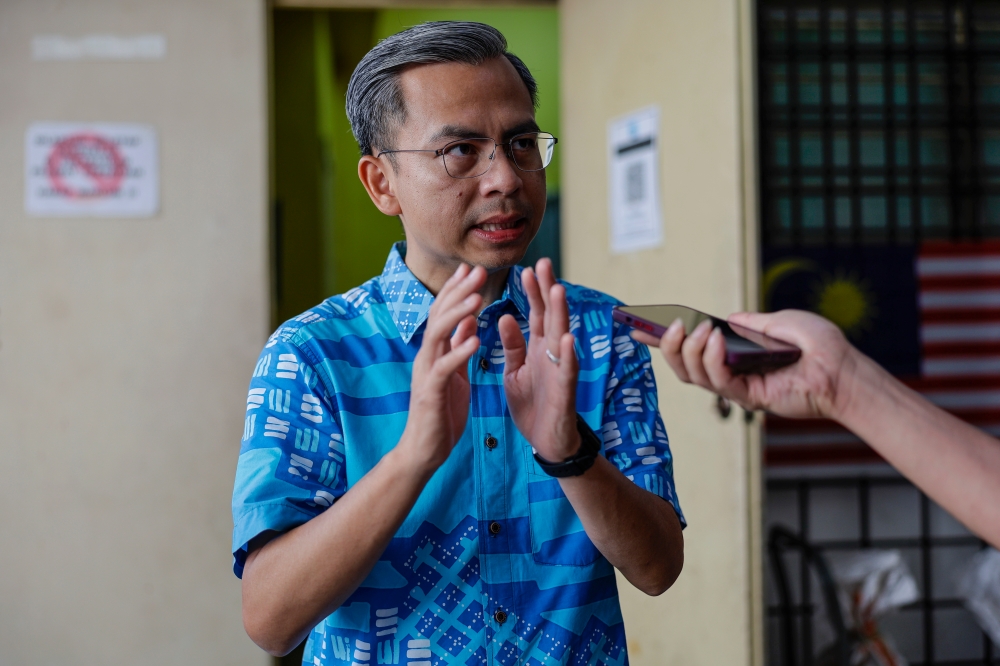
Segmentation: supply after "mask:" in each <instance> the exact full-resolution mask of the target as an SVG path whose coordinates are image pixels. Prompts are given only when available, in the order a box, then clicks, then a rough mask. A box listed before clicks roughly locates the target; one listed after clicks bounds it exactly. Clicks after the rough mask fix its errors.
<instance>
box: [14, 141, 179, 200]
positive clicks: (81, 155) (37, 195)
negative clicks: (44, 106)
mask: <svg viewBox="0 0 1000 666" xmlns="http://www.w3.org/2000/svg"><path fill="white" fill-rule="evenodd" d="M24 167H25V174H24V185H25V191H24V208H25V211H26V212H27V213H28V214H29V215H34V216H39V217H149V216H152V215H155V214H156V211H157V208H158V207H159V198H160V182H159V180H160V179H159V163H158V147H157V141H156V131H155V130H154V129H153V128H152V127H149V126H148V125H135V124H122V123H34V124H32V125H31V126H30V127H29V128H28V131H27V132H26V133H25V145H24Z"/></svg>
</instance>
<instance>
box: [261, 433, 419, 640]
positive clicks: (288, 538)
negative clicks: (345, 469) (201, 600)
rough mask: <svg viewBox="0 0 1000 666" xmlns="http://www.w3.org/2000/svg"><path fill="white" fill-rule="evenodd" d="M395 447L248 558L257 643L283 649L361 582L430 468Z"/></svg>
mask: <svg viewBox="0 0 1000 666" xmlns="http://www.w3.org/2000/svg"><path fill="white" fill-rule="evenodd" d="M415 467H416V466H414V465H411V464H409V461H407V460H405V459H404V455H403V454H402V453H401V447H399V446H397V447H396V448H395V449H393V450H392V451H390V452H389V453H388V454H386V456H385V457H384V458H382V460H381V461H380V462H379V463H378V464H377V465H376V466H375V467H374V468H373V469H372V470H371V471H370V472H369V473H368V474H366V475H365V476H364V477H363V478H362V479H361V480H360V481H358V483H357V484H356V485H355V486H354V487H352V488H351V489H350V490H349V491H348V492H347V493H345V494H344V496H343V497H341V498H340V499H339V500H338V501H337V502H336V503H335V504H334V505H333V506H331V507H330V508H329V509H327V510H326V511H324V512H323V513H322V514H320V515H319V516H317V517H316V518H314V519H312V520H310V521H309V522H307V523H305V524H303V525H300V526H299V527H296V528H295V529H293V530H291V531H290V532H288V533H286V534H284V535H282V536H280V537H278V538H276V539H274V540H273V541H271V542H269V543H267V544H266V545H264V546H263V547H261V548H259V549H258V550H256V551H254V552H253V553H251V554H250V556H249V557H248V558H247V562H246V566H245V567H244V571H243V624H244V626H245V628H246V630H247V633H248V634H249V635H250V637H251V638H252V639H253V641H254V642H255V643H257V645H259V646H260V647H262V648H263V649H265V650H267V651H268V652H270V653H271V654H274V655H282V654H286V653H287V652H289V651H290V650H292V649H293V648H294V647H295V646H296V645H298V644H299V642H301V641H302V639H303V638H305V636H306V635H307V634H308V633H309V631H310V630H311V629H312V627H314V626H315V625H316V624H317V623H318V622H319V621H320V620H322V619H323V618H324V617H326V616H327V615H329V614H330V613H332V612H333V611H334V610H336V609H337V608H338V607H339V606H340V605H341V604H342V603H343V602H344V601H345V600H346V599H347V598H348V597H349V596H350V595H351V594H352V593H353V592H354V590H356V589H357V587H358V586H359V585H360V584H361V582H362V581H363V580H364V579H365V577H366V576H367V575H368V573H369V572H370V571H371V569H372V567H374V566H375V563H376V562H377V561H378V559H379V557H380V556H381V555H382V553H383V552H384V551H385V548H386V546H387V545H388V544H389V541H390V540H391V539H392V537H393V535H394V534H395V533H396V531H397V530H398V529H399V526H400V525H401V524H402V522H403V520H405V518H406V516H407V515H408V514H409V512H410V510H411V509H412V508H413V505H414V504H415V503H416V501H417V498H418V497H419V496H420V493H421V491H422V490H423V488H424V486H425V485H426V483H427V480H428V479H429V478H430V475H429V474H427V473H422V472H419V471H418V472H415V471H414V469H415Z"/></svg>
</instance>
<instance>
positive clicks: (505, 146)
mask: <svg viewBox="0 0 1000 666" xmlns="http://www.w3.org/2000/svg"><path fill="white" fill-rule="evenodd" d="M542 134H544V135H545V136H546V137H550V138H551V139H552V148H553V150H555V146H556V144H557V143H559V139H558V138H556V137H555V136H553V135H552V134H549V133H548V132H524V133H522V134H518V135H516V136H512V137H511V138H510V141H508V142H506V143H497V142H496V141H495V140H494V139H491V138H490V137H488V136H476V137H469V138H467V139H456V140H455V141H449V142H448V143H446V144H445V145H444V147H442V148H438V149H436V150H435V149H433V148H409V149H400V150H382V151H379V154H378V155H376V156H375V157H376V158H379V157H382V156H383V155H386V154H391V153H434V157H441V158H442V160H441V163H442V164H443V165H444V172H445V173H446V174H448V176H450V177H451V178H454V179H455V180H468V179H469V178H479V177H480V176H485V175H486V174H487V172H489V170H490V169H492V168H493V165H494V164H495V162H494V158H495V157H496V155H497V148H503V149H504V151H503V152H504V154H505V155H506V156H507V157H508V158H510V162H511V164H513V165H514V166H515V167H517V169H518V171H524V172H525V173H534V172H536V171H544V170H545V169H546V167H548V164H546V165H545V166H543V167H542V168H541V169H523V168H521V165H520V164H518V163H517V159H516V158H515V157H514V154H513V153H514V151H513V149H512V148H511V147H510V146H511V144H512V143H514V142H515V141H516V140H518V139H520V138H521V137H524V136H539V135H542ZM466 141H493V152H491V153H490V165H489V166H488V167H486V170H485V171H483V172H482V173H477V174H476V175H475V176H452V175H451V172H450V171H448V162H447V160H445V159H443V158H444V154H445V152H446V151H447V150H448V148H450V147H451V146H454V145H455V144H456V143H464V142H466ZM549 164H552V161H551V160H549Z"/></svg>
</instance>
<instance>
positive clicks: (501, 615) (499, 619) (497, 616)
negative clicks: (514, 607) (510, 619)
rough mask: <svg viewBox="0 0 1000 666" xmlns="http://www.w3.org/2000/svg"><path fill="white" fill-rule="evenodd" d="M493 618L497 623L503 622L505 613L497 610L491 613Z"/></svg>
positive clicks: (505, 619) (505, 618)
mask: <svg viewBox="0 0 1000 666" xmlns="http://www.w3.org/2000/svg"><path fill="white" fill-rule="evenodd" d="M493 619H494V620H496V621H497V624H503V623H504V622H506V621H507V613H504V612H503V611H502V610H498V611H497V612H496V613H493Z"/></svg>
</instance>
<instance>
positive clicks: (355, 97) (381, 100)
mask: <svg viewBox="0 0 1000 666" xmlns="http://www.w3.org/2000/svg"><path fill="white" fill-rule="evenodd" d="M500 56H503V57H505V58H507V60H508V61H510V64H512V65H513V66H514V69H515V70H517V73H518V75H519V76H520V77H521V81H523V82H524V85H525V86H526V87H527V88H528V94H529V95H530V96H531V103H532V105H533V106H536V107H537V106H538V86H537V85H536V84H535V79H534V77H533V76H531V72H529V71H528V68H527V67H526V66H525V64H524V62H522V61H521V59H520V58H518V57H517V56H516V55H514V54H513V53H510V52H509V51H507V40H506V39H505V38H504V36H503V34H501V33H500V31H499V30H497V29H496V28H494V27H493V26H489V25H486V24H484V23H472V22H468V21H432V22H429V23H421V24H420V25H415V26H413V27H412V28H409V29H407V30H404V31H403V32H400V33H397V34H395V35H392V36H391V37H387V38H386V39H383V40H382V41H380V42H379V43H378V44H376V45H375V47H374V48H373V49H372V50H371V51H369V52H368V53H367V54H366V55H365V57H364V58H362V59H361V62H359V63H358V66H357V68H356V69H355V70H354V74H352V75H351V82H350V83H349V84H348V85H347V117H348V118H349V119H350V121H351V131H352V132H354V138H355V139H356V140H357V142H358V147H360V148H361V154H362V155H371V154H372V151H373V148H379V149H381V150H386V149H388V148H389V146H388V142H389V141H390V139H391V137H392V131H393V129H394V128H395V127H397V126H398V125H399V124H402V123H403V122H404V121H405V120H406V103H405V100H404V99H403V91H402V89H401V88H400V86H399V75H400V72H401V71H402V70H403V68H405V67H406V66H407V65H427V64H432V63H444V62H460V63H468V64H470V65H481V64H482V63H484V62H486V61H487V60H490V59H492V58H499V57H500Z"/></svg>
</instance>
